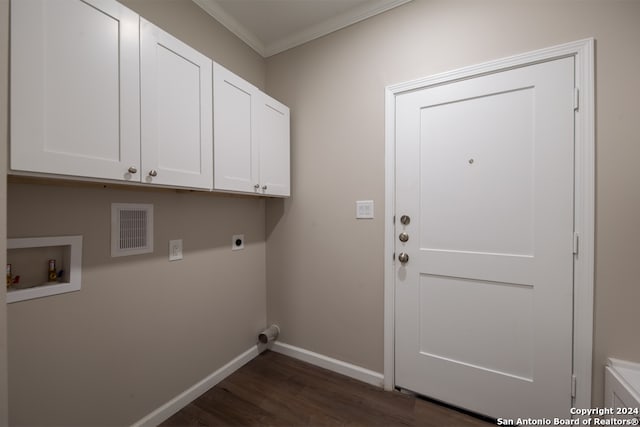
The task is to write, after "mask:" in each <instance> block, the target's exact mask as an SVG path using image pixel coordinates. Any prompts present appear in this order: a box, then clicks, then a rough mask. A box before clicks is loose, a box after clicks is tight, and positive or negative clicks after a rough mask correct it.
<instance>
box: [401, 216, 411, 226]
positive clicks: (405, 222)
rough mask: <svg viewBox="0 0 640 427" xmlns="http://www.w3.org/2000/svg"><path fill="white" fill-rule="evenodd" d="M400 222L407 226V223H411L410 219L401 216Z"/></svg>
mask: <svg viewBox="0 0 640 427" xmlns="http://www.w3.org/2000/svg"><path fill="white" fill-rule="evenodd" d="M400 222H401V223H402V225H409V223H410V222H411V218H409V215H402V216H401V217H400Z"/></svg>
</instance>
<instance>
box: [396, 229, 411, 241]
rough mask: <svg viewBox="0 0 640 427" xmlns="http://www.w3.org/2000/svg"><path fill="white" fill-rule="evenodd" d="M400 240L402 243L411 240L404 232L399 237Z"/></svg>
mask: <svg viewBox="0 0 640 427" xmlns="http://www.w3.org/2000/svg"><path fill="white" fill-rule="evenodd" d="M398 239H400V241H401V242H406V241H407V240H409V235H408V234H407V233H405V232H404V231H403V232H402V233H400V235H399V236H398Z"/></svg>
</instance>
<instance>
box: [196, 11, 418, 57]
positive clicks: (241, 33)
mask: <svg viewBox="0 0 640 427" xmlns="http://www.w3.org/2000/svg"><path fill="white" fill-rule="evenodd" d="M410 1H412V0H391V1H389V0H375V1H371V2H369V3H367V4H364V5H362V6H359V7H356V8H354V9H351V10H348V11H346V12H345V13H342V14H340V15H338V16H335V17H333V18H331V19H328V20H325V21H323V22H320V23H318V24H316V25H313V26H311V27H309V28H306V29H305V30H303V31H299V32H295V33H292V34H291V35H289V36H288V37H285V38H282V39H280V40H277V41H275V42H273V43H270V44H268V45H265V43H264V42H263V41H261V40H260V39H259V38H258V37H257V36H256V35H255V34H254V33H253V32H252V31H251V30H249V29H248V28H246V27H245V26H244V25H242V24H241V23H239V22H238V21H237V20H236V19H235V18H234V17H233V16H231V15H229V14H228V13H227V12H225V11H224V9H223V8H222V7H221V6H220V4H219V3H218V1H217V0H193V2H194V3H196V4H197V5H198V6H200V7H201V8H202V9H204V10H205V11H206V12H207V13H208V14H209V15H211V16H213V17H214V18H215V19H216V20H217V21H218V22H220V23H221V24H222V25H224V26H225V27H226V28H227V29H228V30H229V31H231V32H232V33H233V34H235V35H236V36H238V37H239V38H240V39H241V40H242V41H244V42H245V43H246V44H248V45H249V46H251V48H253V50H255V51H256V52H258V53H259V54H260V55H261V56H262V57H264V58H268V57H269V56H272V55H275V54H277V53H280V52H284V51H285V50H288V49H291V48H294V47H296V46H299V45H301V44H304V43H307V42H310V41H311V40H314V39H317V38H319V37H322V36H326V35H327V34H330V33H332V32H334V31H338V30H340V29H342V28H345V27H348V26H350V25H353V24H355V23H357V22H360V21H363V20H365V19H367V18H370V17H372V16H375V15H378V14H380V13H383V12H386V11H387V10H390V9H393V8H395V7H398V6H400V5H403V4H405V3H408V2H410Z"/></svg>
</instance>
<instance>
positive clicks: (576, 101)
mask: <svg viewBox="0 0 640 427" xmlns="http://www.w3.org/2000/svg"><path fill="white" fill-rule="evenodd" d="M573 109H574V111H579V110H580V89H578V88H577V87H574V88H573Z"/></svg>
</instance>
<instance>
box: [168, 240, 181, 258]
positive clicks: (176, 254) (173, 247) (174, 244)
mask: <svg viewBox="0 0 640 427" xmlns="http://www.w3.org/2000/svg"><path fill="white" fill-rule="evenodd" d="M180 259H182V239H178V240H169V261H177V260H180Z"/></svg>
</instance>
